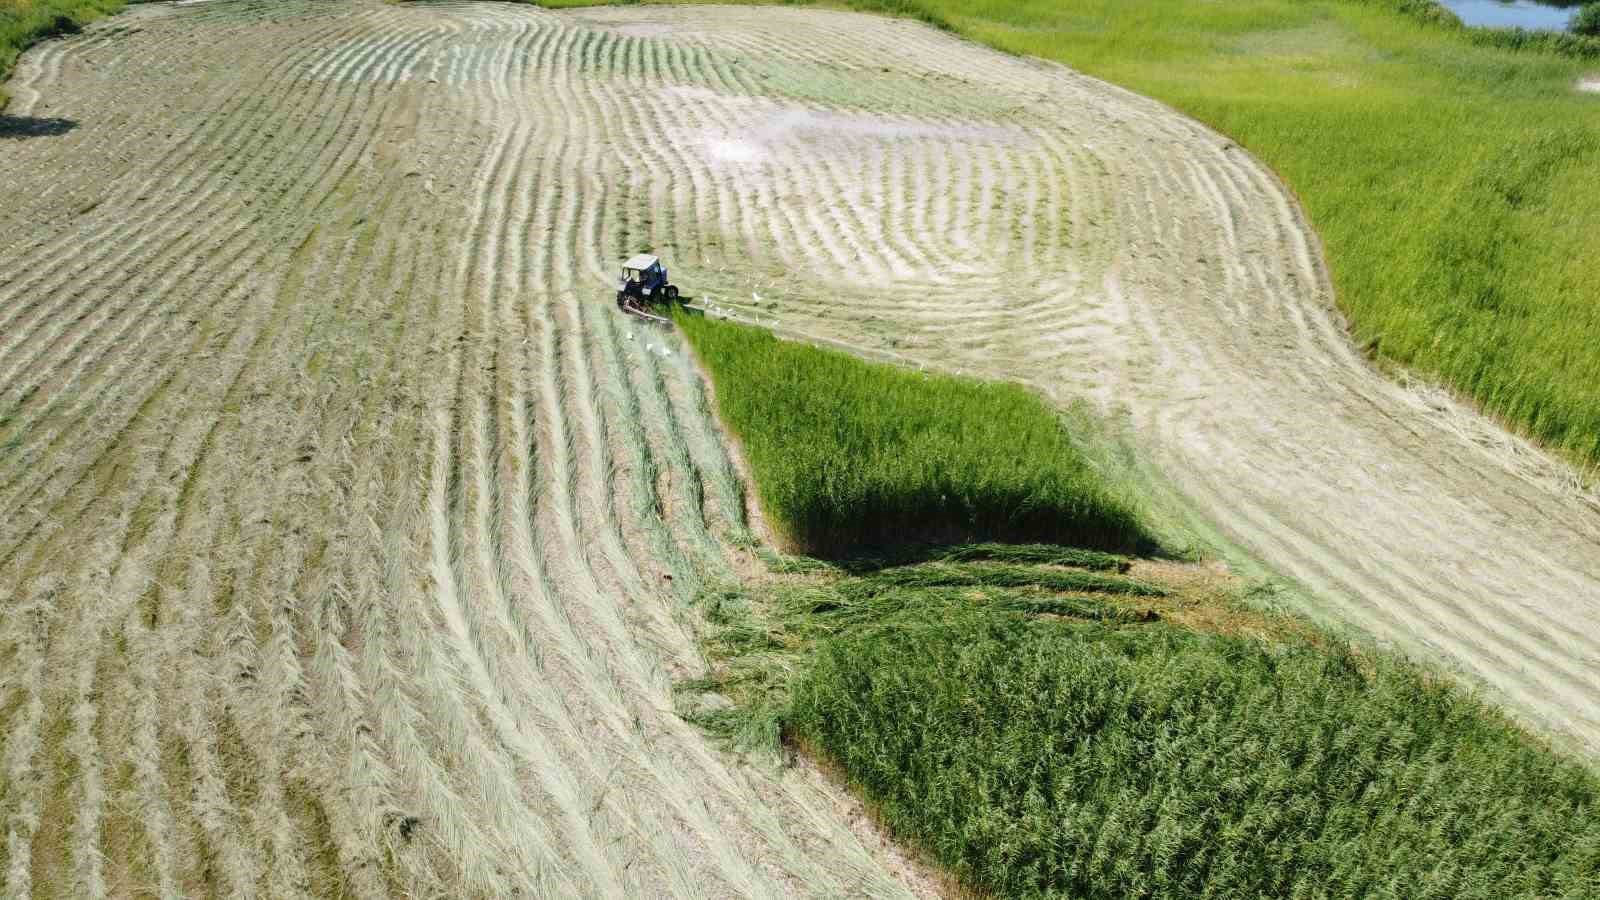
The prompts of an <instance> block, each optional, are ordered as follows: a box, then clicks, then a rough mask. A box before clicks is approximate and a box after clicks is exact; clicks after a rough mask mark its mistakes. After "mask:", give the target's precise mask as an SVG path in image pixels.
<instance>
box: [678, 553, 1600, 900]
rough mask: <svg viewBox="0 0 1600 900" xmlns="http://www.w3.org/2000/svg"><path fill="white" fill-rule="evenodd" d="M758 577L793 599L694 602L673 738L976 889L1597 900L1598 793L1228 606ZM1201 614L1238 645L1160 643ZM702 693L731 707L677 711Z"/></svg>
mask: <svg viewBox="0 0 1600 900" xmlns="http://www.w3.org/2000/svg"><path fill="white" fill-rule="evenodd" d="M956 552H957V553H960V552H961V551H959V550H958V551H956ZM985 555H987V554H985ZM945 558H947V557H945ZM773 562H774V564H773V566H772V568H773V569H774V571H776V572H780V573H785V572H805V573H806V574H805V575H804V576H801V577H796V576H792V575H783V576H779V577H778V578H776V579H775V580H774V582H773V583H771V584H769V585H767V586H766V587H764V588H761V589H757V590H737V589H727V588H723V589H717V590H708V591H706V592H705V593H704V594H702V596H701V598H700V603H701V606H702V610H703V611H704V613H705V616H706V619H707V621H708V622H710V623H711V629H712V630H711V632H710V634H709V637H708V641H707V647H708V651H709V653H710V655H711V657H712V658H713V659H714V660H715V661H716V666H715V668H714V672H713V674H712V675H711V676H709V677H707V678H705V679H701V680H699V681H697V682H692V683H689V684H686V685H684V686H683V692H684V694H685V695H686V696H687V697H689V698H690V702H688V703H686V704H685V706H686V707H687V708H688V709H690V710H691V713H690V715H691V717H692V718H694V719H695V720H696V721H698V722H699V723H700V724H702V725H704V726H706V727H708V728H709V729H711V730H712V731H713V732H716V733H719V734H721V735H723V736H724V737H726V738H727V739H729V740H730V741H731V742H732V743H733V744H734V745H735V746H737V747H740V748H742V749H746V750H760V749H762V748H771V747H774V746H775V745H777V743H778V742H779V741H780V740H783V739H784V738H785V737H787V739H788V740H789V741H790V742H792V743H794V744H797V745H798V746H800V747H802V748H804V749H806V750H807V751H809V752H814V753H818V754H820V755H821V756H822V757H823V758H825V759H827V760H828V761H830V762H831V763H833V764H835V765H837V767H838V768H839V770H840V772H841V773H842V775H843V777H844V778H845V779H846V780H847V781H848V782H849V783H850V785H851V786H852V787H853V788H854V789H855V790H857V791H858V792H859V793H860V794H861V795H862V796H863V798H864V799H865V800H866V801H867V802H868V804H869V806H870V807H871V808H872V809H873V810H874V812H875V813H876V815H877V817H878V819H879V821H880V822H881V823H882V824H884V825H885V826H887V827H888V828H889V829H890V830H891V831H892V832H893V833H894V834H896V835H898V836H899V837H901V838H902V839H905V840H908V841H910V842H911V843H913V844H914V845H916V846H917V847H919V848H921V849H922V850H923V851H924V852H926V853H927V854H928V855H929V856H930V857H931V858H932V859H934V860H936V861H938V862H939V863H940V864H942V865H943V866H944V867H946V868H947V869H948V870H949V871H951V872H952V873H954V874H955V875H956V876H957V877H958V878H959V879H960V880H961V881H962V882H964V883H966V884H967V885H969V886H971V887H974V888H978V889H980V890H982V891H986V892H992V893H993V894H994V895H996V896H1005V897H1025V896H1059V897H1106V898H1112V897H1118V898H1120V897H1131V896H1148V897H1226V896H1250V897H1256V896H1260V897H1351V898H1357V897H1373V896H1406V897H1437V898H1447V897H1448V898H1457V897H1480V898H1510V897H1530V898H1531V897H1587V896H1593V895H1594V892H1595V891H1597V890H1600V818H1597V817H1596V815H1595V810H1596V809H1597V806H1600V782H1597V781H1596V779H1595V778H1594V776H1593V774H1592V773H1591V772H1589V771H1587V770H1585V769H1583V768H1581V767H1579V766H1578V765H1576V764H1573V763H1571V762H1569V761H1567V760H1564V759H1563V758H1562V757H1560V756H1557V755H1555V754H1553V753H1551V752H1550V751H1548V750H1547V749H1545V748H1544V747H1543V746H1542V745H1540V744H1538V743H1536V742H1535V741H1533V740H1532V739H1530V738H1529V737H1528V736H1527V734H1526V733H1524V732H1522V731H1520V730H1518V729H1516V728H1515V727H1513V726H1511V725H1509V724H1507V723H1506V722H1505V721H1504V720H1503V719H1502V718H1501V717H1500V716H1499V715H1497V714H1495V713H1492V712H1490V711H1488V710H1487V709H1486V708H1485V707H1483V706H1482V705H1481V704H1480V703H1479V702H1478V701H1477V700H1475V699H1473V698H1471V697H1469V696H1467V695H1465V694H1463V693H1462V692H1460V691H1459V690H1457V689H1455V688H1454V687H1451V686H1448V685H1445V684H1442V683H1440V682H1439V681H1438V680H1437V679H1433V678H1431V677H1429V676H1427V675H1425V674H1424V673H1422V672H1420V671H1418V670H1417V669H1415V668H1414V667H1412V666H1410V665H1408V664H1405V663H1402V662H1399V661H1397V660H1395V659H1392V658H1389V657H1384V656H1374V655H1371V654H1368V653H1363V654H1362V655H1356V654H1354V653H1352V652H1351V651H1350V650H1348V649H1346V648H1344V647H1342V646H1340V645H1339V644H1337V642H1334V641H1332V640H1331V639H1328V638H1326V637H1323V636H1319V635H1318V634H1317V633H1315V632H1311V631H1307V630H1306V629H1305V628H1304V627H1303V626H1295V625H1293V624H1290V623H1288V622H1280V621H1275V620H1273V619H1271V618H1269V617H1266V616H1262V615H1261V614H1257V613H1240V612H1239V611H1238V610H1237V608H1236V604H1237V603H1238V602H1239V601H1238V600H1237V599H1236V598H1234V597H1232V596H1231V595H1228V594H1227V593H1226V592H1224V593H1222V594H1218V593H1217V592H1215V591H1213V592H1211V593H1209V594H1207V593H1204V592H1197V591H1195V590H1193V589H1185V588H1172V589H1163V588H1162V587H1161V586H1160V585H1153V584H1148V583H1146V582H1142V581H1137V580H1134V579H1126V578H1115V577H1107V576H1101V577H1103V578H1108V582H1109V583H1108V584H1107V585H1106V586H1103V587H1089V588H1085V587H1083V586H1073V587H1065V586H1063V584H1062V582H1061V580H1060V579H1061V577H1062V575H1063V574H1066V573H1065V572H1064V571H1063V570H1061V569H1060V568H1059V567H1055V566H1037V565H1035V566H1029V565H1012V566H1010V567H1009V568H1008V569H1006V570H1004V571H1005V575H1006V577H1002V578H997V579H986V578H984V577H982V573H981V572H977V573H973V574H974V575H976V576H977V577H974V578H971V579H969V580H967V581H964V582H962V583H961V584H960V586H959V587H957V586H955V585H952V584H948V583H945V582H944V580H943V579H941V578H938V577H927V576H926V573H930V572H933V573H937V572H939V571H940V570H941V569H943V568H944V567H945V566H947V565H948V563H944V562H934V563H923V564H911V565H906V566H896V567H892V568H888V569H884V570H881V571H857V573H856V574H848V573H847V572H846V570H844V569H840V568H836V567H833V566H829V565H827V564H820V563H815V562H806V561H804V560H795V559H781V558H780V559H776V560H774V561H773ZM1075 574H1087V573H1075ZM1130 584H1131V585H1141V586H1143V587H1145V588H1149V589H1150V590H1149V591H1148V592H1144V591H1134V590H1128V589H1126V586H1127V585H1130ZM1152 604H1153V605H1152ZM1196 607H1202V608H1209V609H1210V610H1212V611H1216V612H1222V613H1224V617H1223V618H1221V619H1211V620H1210V621H1212V622H1217V621H1227V622H1231V623H1239V622H1246V623H1248V627H1245V628H1242V629H1239V630H1243V631H1248V632H1250V633H1252V634H1255V635H1257V637H1254V638H1244V637H1239V636H1236V634H1234V633H1223V632H1219V631H1217V630H1195V629H1192V628H1188V627H1184V626H1183V625H1180V624H1174V623H1173V622H1169V621H1165V619H1166V618H1167V616H1168V615H1172V616H1173V617H1174V618H1175V619H1181V618H1183V613H1184V611H1185V610H1193V609H1194V608H1196ZM1230 610H1231V612H1230ZM1229 616H1231V618H1229ZM1235 627H1237V626H1235ZM1231 630H1232V629H1227V630H1226V631H1231ZM707 692H709V693H713V694H717V695H719V696H721V697H724V698H726V699H727V700H731V701H732V703H731V705H730V704H728V703H719V704H704V705H701V706H697V705H696V704H695V702H694V701H693V698H695V697H698V696H699V695H700V694H702V693H707Z"/></svg>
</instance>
